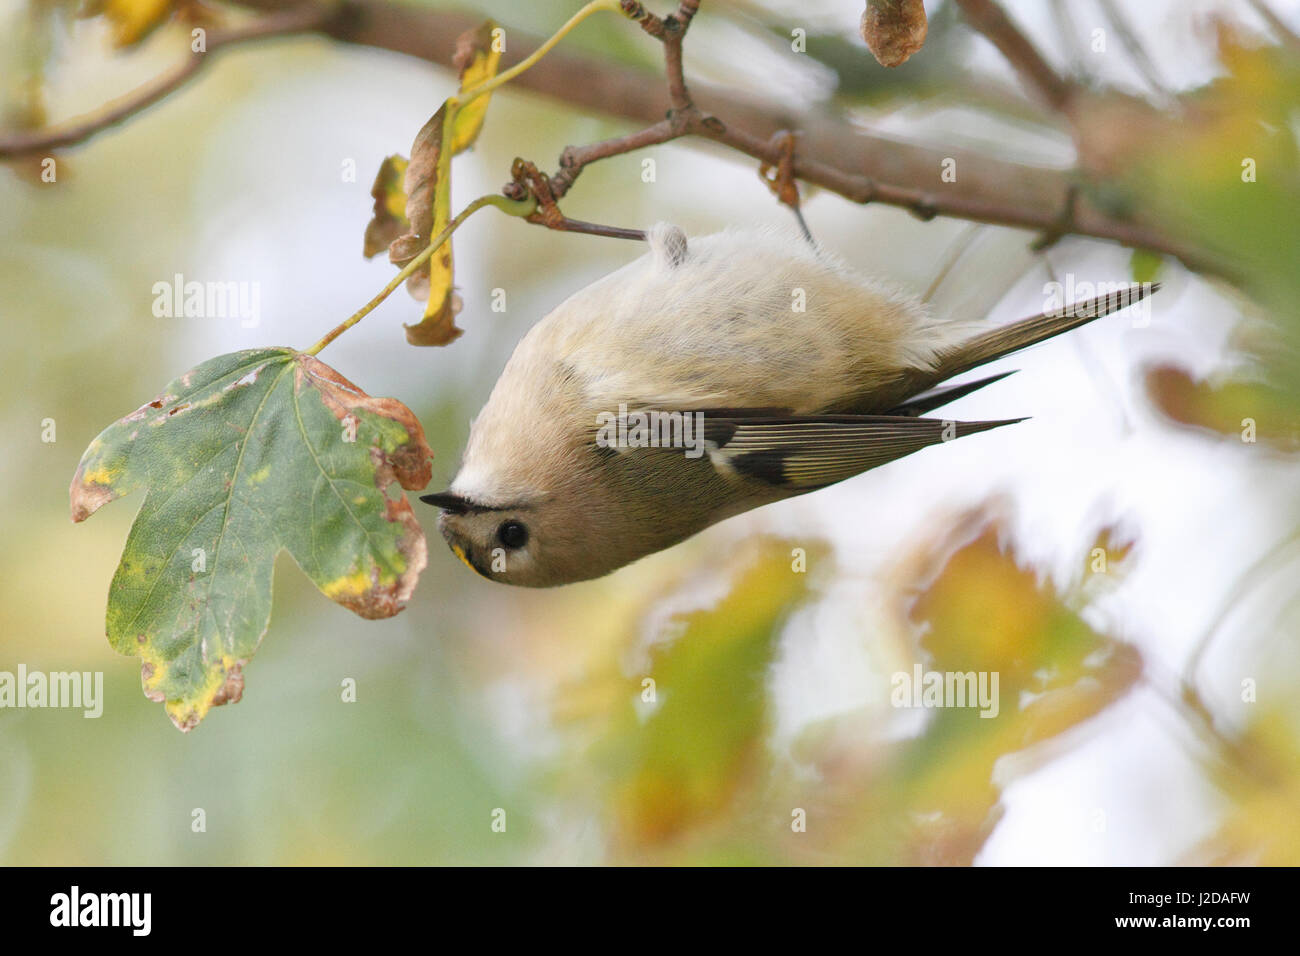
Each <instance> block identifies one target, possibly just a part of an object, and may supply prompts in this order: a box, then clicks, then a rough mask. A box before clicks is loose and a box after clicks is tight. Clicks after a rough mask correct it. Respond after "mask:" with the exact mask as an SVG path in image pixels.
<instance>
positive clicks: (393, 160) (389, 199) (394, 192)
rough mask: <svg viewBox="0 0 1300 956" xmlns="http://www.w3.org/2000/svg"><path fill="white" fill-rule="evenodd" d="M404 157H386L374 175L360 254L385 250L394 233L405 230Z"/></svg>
mask: <svg viewBox="0 0 1300 956" xmlns="http://www.w3.org/2000/svg"><path fill="white" fill-rule="evenodd" d="M406 167H407V161H406V157H405V156H389V157H388V158H387V159H385V160H384V161H383V162H382V163H381V164H380V166H379V172H377V173H376V174H375V182H374V185H372V186H371V187H370V195H371V196H372V197H374V200H375V211H374V215H373V216H372V217H371V219H370V222H369V223H368V224H367V225H366V241H365V248H364V250H363V251H364V253H365V257H366V258H367V259H372V258H374V257H375V256H377V255H379V253H381V252H383V251H384V250H385V249H387V248H388V247H389V246H390V245H391V244H392V242H393V240H394V239H396V238H397V237H398V236H400V235H402V234H403V233H405V232H407V231H408V230H409V229H410V228H411V224H410V223H409V222H407V220H406V191H405V190H404V189H403V188H402V180H403V178H404V177H405V176H406Z"/></svg>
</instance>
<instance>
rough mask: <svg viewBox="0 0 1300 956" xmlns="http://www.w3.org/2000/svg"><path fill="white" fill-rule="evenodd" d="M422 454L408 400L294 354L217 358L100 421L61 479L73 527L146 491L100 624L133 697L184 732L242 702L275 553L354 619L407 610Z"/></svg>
mask: <svg viewBox="0 0 1300 956" xmlns="http://www.w3.org/2000/svg"><path fill="white" fill-rule="evenodd" d="M430 457H431V453H430V451H429V447H428V445H427V444H426V443H425V440H424V432H423V430H422V429H421V427H420V423H419V422H418V421H416V419H415V416H414V415H412V414H411V412H410V410H409V409H408V408H406V406H405V405H402V404H401V403H400V402H398V401H395V400H394V399H390V398H372V397H371V396H369V395H367V394H366V393H365V392H363V391H361V390H360V389H359V388H357V387H356V386H355V385H353V384H352V383H351V382H349V381H348V380H347V379H345V378H343V377H342V376H341V375H339V374H338V373H337V372H336V371H334V370H333V369H331V368H330V367H329V366H327V365H325V364H323V363H321V362H319V361H318V360H316V359H315V358H313V357H311V356H309V355H304V354H301V353H298V352H295V351H293V350H292V349H259V350H254V351H247V352H235V353H232V354H230V355H223V356H220V357H218V358H215V359H211V360H209V361H207V362H204V363H203V364H202V365H200V366H198V367H197V368H195V369H192V370H191V371H189V372H186V373H185V374H184V375H182V376H181V377H180V378H178V379H176V380H175V381H174V382H172V383H171V384H170V385H168V386H167V387H166V388H165V389H164V390H163V392H162V394H161V395H159V396H158V397H157V398H155V399H154V400H153V401H151V402H148V403H146V404H144V405H142V406H140V408H138V409H137V410H136V411H134V412H132V413H131V414H129V415H127V416H125V417H124V418H122V419H120V420H119V421H118V422H116V423H115V424H113V425H110V426H109V427H108V428H106V429H105V430H104V431H103V432H102V433H101V434H100V435H99V437H98V438H96V439H95V440H94V441H92V442H91V443H90V447H89V448H87V449H86V453H85V454H84V455H83V456H82V459H81V463H80V465H78V467H77V473H76V475H75V476H74V477H73V479H72V487H71V489H70V498H71V508H72V520H73V521H84V520H85V519H86V518H87V517H89V516H90V515H91V514H93V513H94V512H95V511H96V510H98V509H99V508H100V507H101V506H103V505H104V504H105V503H107V502H109V501H111V500H113V499H114V498H118V497H120V496H122V495H124V494H127V493H129V492H132V491H135V490H138V489H140V488H147V489H148V493H147V494H146V496H145V499H144V503H143V504H142V505H141V507H140V512H139V514H138V515H137V516H136V519H135V523H134V524H133V525H132V527H131V534H130V536H129V538H128V539H127V543H126V548H125V549H124V551H123V552H122V560H121V563H120V564H119V565H118V568H117V573H116V574H115V575H114V577H113V584H112V587H111V589H110V591H109V597H108V615H107V632H108V639H109V642H110V643H111V644H112V645H113V647H114V648H115V649H116V650H117V651H119V652H121V653H123V654H133V655H137V656H139V657H140V659H141V661H142V666H141V677H142V681H143V684H144V690H145V694H146V695H147V696H148V697H149V698H150V699H152V700H158V701H163V702H164V703H165V707H166V710H167V714H168V716H170V717H171V719H172V721H173V722H174V723H175V724H176V726H177V727H179V728H180V729H181V730H190V729H192V728H193V727H195V726H196V725H197V724H198V723H199V721H201V720H202V719H203V717H204V716H205V715H206V714H207V712H208V710H209V709H210V708H212V707H214V706H217V705H218V704H224V703H227V702H231V701H236V700H238V699H239V697H240V695H241V693H242V692H243V686H244V674H243V670H244V666H245V665H246V664H247V662H248V660H249V658H251V657H252V656H253V653H254V652H255V651H256V650H257V646H258V644H259V643H260V642H261V640H262V637H263V635H264V634H265V633H266V628H267V623H268V621H269V619H270V614H271V583H272V581H271V578H272V572H273V568H274V563H275V557H276V555H277V554H278V553H279V552H281V551H288V552H289V554H290V555H291V556H292V557H293V559H294V560H295V561H296V562H297V563H298V566H299V567H300V568H301V569H302V570H303V572H304V573H306V574H307V576H308V577H310V578H311V579H312V581H313V582H314V583H315V584H316V586H317V587H318V588H319V589H320V590H321V592H322V593H323V594H325V595H326V596H328V597H329V598H331V599H332V600H334V601H337V602H338V603H339V604H342V605H343V606H344V607H347V608H348V609H350V610H352V611H354V612H356V613H357V614H359V615H360V616H362V617H366V618H381V617H391V616H392V615H394V614H396V613H398V612H399V611H401V610H402V608H403V607H404V606H405V605H406V602H407V600H408V599H409V598H410V596H411V593H412V591H413V590H414V588H415V584H416V581H417V579H418V578H419V575H420V572H421V571H422V570H423V569H424V566H425V562H426V558H427V550H426V544H425V540H424V532H423V531H422V530H421V528H420V524H419V522H418V521H417V520H416V518H415V515H414V513H413V512H412V510H411V506H410V503H409V502H408V501H407V499H406V496H405V495H404V494H402V492H401V490H400V489H402V488H405V489H407V490H414V489H418V488H423V487H424V486H425V485H426V484H428V482H429V477H430V464H429V459H430ZM394 485H397V486H398V487H396V488H394V487H393V486H394Z"/></svg>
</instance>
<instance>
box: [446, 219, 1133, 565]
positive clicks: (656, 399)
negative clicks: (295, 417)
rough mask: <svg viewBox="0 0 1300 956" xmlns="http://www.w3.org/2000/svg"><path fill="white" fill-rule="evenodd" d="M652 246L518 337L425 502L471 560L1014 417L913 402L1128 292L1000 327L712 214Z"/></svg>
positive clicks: (856, 469) (705, 519)
mask: <svg viewBox="0 0 1300 956" xmlns="http://www.w3.org/2000/svg"><path fill="white" fill-rule="evenodd" d="M648 238H649V244H650V251H649V253H647V254H646V255H644V256H642V257H641V258H639V259H637V260H636V261H635V262H632V263H630V264H628V265H627V266H624V267H623V268H621V269H619V270H617V271H616V272H613V273H611V274H610V275H608V276H606V277H604V278H603V279H600V280H598V281H596V282H594V283H593V284H591V285H589V286H588V287H587V288H585V289H583V290H581V291H580V292H578V293H576V294H574V295H573V296H570V297H569V298H568V299H567V300H566V301H565V302H563V303H562V304H561V305H560V306H559V307H558V308H556V309H555V310H554V311H553V312H551V313H550V314H549V315H548V316H546V317H545V318H544V319H542V320H541V321H540V322H538V323H537V325H535V326H534V327H533V328H532V329H531V330H530V331H529V332H528V334H527V335H525V336H524V338H523V339H522V340H521V341H520V343H519V345H518V347H517V348H516V349H515V351H514V354H513V355H512V356H511V357H510V361H509V362H508V363H507V364H506V367H505V370H504V371H503V372H502V373H501V378H500V379H499V380H498V381H497V384H496V387H495V388H494V389H493V390H492V394H491V396H490V397H489V398H488V401H487V404H486V405H485V406H484V407H483V410H482V411H481V412H480V413H479V415H478V417H477V418H476V419H475V420H474V422H473V425H472V426H471V429H470V436H469V443H468V446H467V447H466V449H465V455H464V460H463V462H462V464H461V468H460V471H459V472H458V473H457V475H456V477H455V479H454V480H453V481H452V484H451V487H450V489H448V490H447V491H445V492H441V493H438V494H431V495H423V496H422V499H421V500H423V501H426V502H428V503H430V504H433V505H436V506H437V507H439V508H441V509H442V514H441V515H440V517H439V521H438V525H439V528H440V530H441V531H442V534H443V537H445V538H446V539H447V543H448V544H449V545H450V546H451V548H452V550H453V551H454V552H455V553H456V554H457V555H458V556H460V557H461V558H462V560H464V561H465V563H466V564H468V565H470V566H471V567H472V568H473V569H474V570H476V571H478V572H479V573H480V574H482V575H483V576H485V577H487V578H490V579H492V580H495V581H501V582H504V583H507V584H518V585H524V586H528V587H550V586H553V585H559V584H569V583H571V582H574V581H583V580H586V579H588V578H594V577H599V576H600V575H603V574H608V573H609V572H611V571H614V570H616V569H618V568H621V567H623V566H624V565H626V564H629V563H630V562H632V561H635V560H637V559H638V558H641V557H644V556H646V555H648V554H651V553H653V552H655V551H659V550H662V549H663V548H667V547H670V546H671V545H674V544H677V543H678V542H680V541H682V540H684V539H686V538H688V537H690V536H691V535H693V534H695V533H697V532H699V531H701V530H703V529H704V528H707V527H708V526H709V525H711V524H714V523H716V522H718V521H721V520H723V519H724V518H729V517H731V516H733V515H737V514H740V513H741V512H744V511H748V510H750V509H751V508H757V507H759V506H760V505H765V504H769V503H771V502H774V501H780V500H781V499H783V498H789V497H792V496H794V495H801V494H805V493H806V492H809V491H816V490H817V489H819V488H825V487H826V486H827V485H831V484H834V483H835V482H838V481H843V480H844V479H846V478H851V477H853V476H854V475H857V474H859V473H861V472H863V471H866V470H868V469H870V468H875V467H877V466H879V465H883V464H886V463H888V462H891V461H893V460H895V459H896V458H901V457H903V456H904V455H909V454H911V453H912V452H914V451H919V450H920V449H922V448H925V447H926V446H928V445H934V444H938V443H940V442H944V441H947V440H950V439H952V438H959V437H962V436H965V435H971V434H974V433H975V432H981V431H985V430H987V429H990V428H996V427H998V426H1000V425H1008V424H1012V423H1014V422H1017V421H1023V419H1019V418H1015V419H1005V420H1001V421H980V422H954V421H950V420H944V419H939V418H927V417H924V416H925V415H926V413H927V412H930V411H933V410H934V409H936V408H939V407H941V406H943V405H946V404H948V403H949V402H952V401H953V400H955V399H957V398H960V397H961V396H963V395H966V394H968V393H970V392H972V391H974V390H975V389H977V388H980V387H982V386H984V385H987V384H989V383H990V382H994V381H997V380H998V379H1000V378H1002V377H1003V376H1004V375H1007V374H1010V373H1009V372H1004V373H1002V374H999V375H993V376H989V377H986V378H982V379H977V380H975V381H971V382H963V383H959V384H944V383H946V382H947V381H948V380H949V379H951V378H953V377H954V376H957V375H960V374H961V373H963V372H967V371H970V370H971V369H974V368H978V367H979V366H981V365H984V364H986V363H988V362H992V361H993V360H995V359H998V358H1001V357H1002V356H1004V355H1007V354H1009V353H1011V352H1014V351H1016V350H1018V349H1022V348H1024V347H1026V346H1029V345H1033V344H1034V343H1036V342H1041V341H1043V340H1044V339H1048V338H1051V337H1052V336H1054V335H1058V334H1060V333H1062V332H1066V331H1069V330H1070V329H1073V328H1076V327H1078V326H1080V325H1083V324H1084V323H1086V322H1089V321H1091V320H1093V319H1095V318H1099V317H1100V316H1103V315H1108V314H1109V313H1111V312H1114V311H1116V310H1118V309H1122V308H1124V307H1125V306H1127V305H1131V304H1133V303H1135V302H1138V301H1139V300H1141V299H1142V298H1144V297H1145V296H1146V295H1147V293H1148V292H1151V291H1154V290H1155V289H1156V288H1158V285H1154V284H1147V285H1145V286H1139V285H1134V286H1130V287H1125V288H1122V289H1120V290H1119V291H1117V292H1112V293H1111V294H1109V295H1104V296H1099V297H1097V298H1094V299H1089V300H1087V301H1085V302H1080V303H1075V304H1073V305H1070V306H1066V307H1064V308H1062V309H1058V310H1055V311H1054V312H1049V313H1044V314H1041V315H1037V316H1034V317H1032V318H1029V319H1024V320H1022V321H1020V322H1015V323H1012V324H1010V325H1006V326H1002V327H1000V328H993V329H989V328H988V327H987V326H986V325H983V324H972V323H960V322H953V321H945V320H943V319H940V318H936V317H934V316H931V315H930V314H929V313H928V312H927V311H926V309H925V307H924V306H923V305H922V304H921V303H920V302H919V301H918V300H916V299H914V298H912V297H910V296H908V295H905V294H902V293H900V292H897V291H895V290H892V289H890V288H889V287H887V286H885V285H883V284H880V283H877V282H875V281H872V280H870V279H866V278H864V277H862V276H859V275H857V274H855V273H853V272H852V271H850V270H849V269H848V268H846V267H845V266H844V265H843V264H841V263H840V262H838V261H837V260H835V259H834V258H833V257H831V256H829V255H827V254H826V253H824V252H822V251H820V250H818V249H817V248H815V247H813V246H812V245H810V244H807V243H804V242H803V241H802V240H800V239H797V238H794V237H789V236H785V235H782V234H780V233H776V232H766V231H753V230H728V231H726V232H721V233H717V234H715V235H711V236H705V237H702V238H698V239H692V240H690V242H689V243H688V242H687V239H686V236H685V235H684V233H683V232H682V231H681V230H680V229H679V228H677V227H676V226H671V225H668V224H665V223H660V224H659V225H657V226H655V227H654V228H653V229H652V230H651V231H650V234H649V237H648Z"/></svg>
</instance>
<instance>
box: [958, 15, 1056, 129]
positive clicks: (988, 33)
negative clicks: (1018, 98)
mask: <svg viewBox="0 0 1300 956" xmlns="http://www.w3.org/2000/svg"><path fill="white" fill-rule="evenodd" d="M956 2H957V5H958V6H960V7H961V10H962V13H964V14H965V15H966V19H967V20H969V21H970V23H971V26H973V27H974V28H975V29H976V30H978V31H979V32H980V33H982V34H984V36H985V37H987V38H988V39H989V40H990V41H991V42H992V43H993V45H994V46H996V47H997V48H998V50H999V51H1001V53H1002V55H1003V56H1004V57H1006V58H1007V61H1008V62H1009V63H1010V64H1011V65H1012V66H1013V67H1015V69H1016V72H1017V73H1019V74H1020V76H1021V78H1023V79H1024V81H1025V82H1026V83H1028V84H1029V86H1030V87H1031V88H1032V89H1034V90H1036V91H1037V92H1038V94H1039V96H1041V97H1042V98H1043V100H1044V101H1045V102H1046V103H1047V105H1048V106H1050V107H1051V108H1052V109H1055V110H1064V109H1065V108H1066V107H1067V106H1068V105H1069V103H1070V99H1071V97H1073V95H1074V92H1075V87H1074V84H1073V83H1071V82H1070V81H1069V80H1065V79H1063V78H1062V77H1061V76H1060V75H1059V74H1058V73H1057V72H1056V70H1054V69H1052V67H1051V65H1050V64H1049V63H1048V62H1047V60H1045V59H1044V58H1043V55H1042V54H1041V53H1039V52H1038V48H1037V47H1036V46H1034V44H1033V43H1032V42H1030V40H1029V38H1028V37H1026V36H1025V35H1024V33H1022V32H1021V30H1020V28H1019V27H1017V26H1016V25H1015V24H1014V23H1013V22H1012V21H1011V18H1010V17H1008V16H1007V15H1006V12H1005V11H1003V9H1002V7H1000V6H999V5H998V4H997V3H995V2H994V0H956Z"/></svg>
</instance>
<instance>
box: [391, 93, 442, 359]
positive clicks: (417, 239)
mask: <svg viewBox="0 0 1300 956" xmlns="http://www.w3.org/2000/svg"><path fill="white" fill-rule="evenodd" d="M446 128H447V105H446V104H445V103H444V104H443V105H442V106H441V107H440V108H439V109H438V112H436V113H434V114H433V117H432V118H431V119H430V120H429V122H427V123H425V124H424V127H423V128H422V129H421V130H420V132H419V133H417V134H416V137H415V142H414V143H413V144H412V145H411V159H410V162H409V163H408V164H407V166H406V173H405V176H404V180H403V191H404V192H405V194H406V203H405V209H404V212H405V214H406V219H407V222H408V228H407V231H406V232H405V233H403V234H402V235H400V236H398V237H397V238H396V239H394V240H393V242H392V244H391V245H389V247H388V258H389V260H390V261H391V262H392V263H393V264H394V265H399V266H402V265H406V264H407V263H408V262H410V261H411V260H412V259H414V258H415V257H416V256H417V255H419V254H420V253H421V252H422V251H423V250H424V249H425V247H426V246H427V245H428V244H429V241H430V240H431V239H433V238H434V237H436V236H437V235H439V234H440V233H442V231H443V230H445V229H446V228H447V224H448V223H449V222H451V186H450V183H449V182H448V180H447V174H448V172H449V170H450V163H449V159H450V157H449V156H446V155H444V154H443V149H442V143H443V137H444V135H445V133H446ZM382 172H383V171H382V169H381V173H382ZM406 287H407V290H408V291H409V292H410V293H411V295H412V296H414V297H415V298H417V299H424V300H427V301H426V306H425V310H424V318H423V319H422V320H421V321H420V322H418V323H417V324H415V325H408V326H406V340H407V341H408V342H410V343H411V344H412V345H446V344H447V343H449V342H452V341H454V340H455V339H456V338H457V337H458V336H460V334H461V329H458V328H456V315H457V313H458V312H460V307H461V303H460V297H459V296H457V295H456V293H455V290H454V288H453V272H452V252H451V240H450V239H448V240H447V241H446V242H444V243H443V244H442V247H441V248H440V249H439V250H438V251H437V252H435V253H434V254H433V255H432V256H431V257H430V259H429V266H428V268H427V269H422V270H420V271H419V272H417V273H416V274H415V275H413V276H411V278H410V279H408V280H407V282H406Z"/></svg>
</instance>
